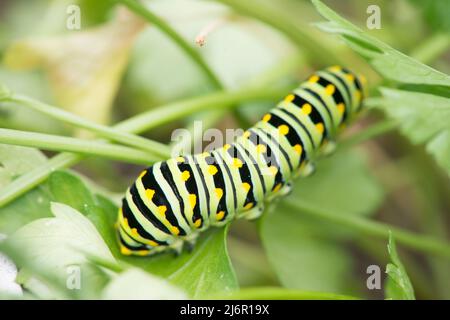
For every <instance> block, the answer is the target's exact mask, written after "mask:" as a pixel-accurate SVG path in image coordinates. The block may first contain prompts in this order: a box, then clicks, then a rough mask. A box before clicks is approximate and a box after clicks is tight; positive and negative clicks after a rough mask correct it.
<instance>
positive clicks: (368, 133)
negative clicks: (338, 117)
mask: <svg viewBox="0 0 450 320" xmlns="http://www.w3.org/2000/svg"><path fill="white" fill-rule="evenodd" d="M397 128H398V122H397V121H395V120H384V121H381V122H378V123H376V124H374V125H372V126H371V127H368V128H367V129H365V130H363V131H362V132H359V133H356V134H354V135H352V136H350V137H348V138H346V139H344V140H342V141H341V142H339V144H338V150H345V149H348V148H350V147H352V146H354V145H356V144H360V143H362V142H364V141H367V140H371V139H373V138H375V137H378V136H380V135H383V134H385V133H387V132H390V131H392V130H395V129H397Z"/></svg>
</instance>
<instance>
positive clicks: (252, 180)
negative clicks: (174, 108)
mask: <svg viewBox="0 0 450 320" xmlns="http://www.w3.org/2000/svg"><path fill="white" fill-rule="evenodd" d="M364 84H365V80H364V78H363V77H362V76H357V75H355V74H354V73H352V72H350V71H348V70H347V69H345V68H342V67H338V66H335V67H330V68H328V69H326V70H322V71H318V72H316V73H315V74H314V75H312V76H311V77H310V78H309V79H308V80H307V81H305V82H304V83H302V84H301V85H300V86H299V87H298V88H297V89H295V90H294V91H293V92H292V93H291V94H289V95H288V96H286V98H285V99H284V100H283V101H281V102H280V103H279V104H278V105H277V107H275V108H273V109H272V110H271V111H270V112H269V113H267V114H266V115H264V117H263V118H262V120H261V121H259V122H258V123H256V124H255V126H253V127H252V128H250V129H248V130H247V131H245V132H244V134H243V135H242V136H240V137H238V138H237V139H236V140H235V142H234V143H232V144H226V145H224V146H223V147H221V148H218V149H215V150H213V151H211V152H204V153H201V154H196V155H188V156H182V157H181V156H180V157H177V158H173V159H169V160H167V161H163V162H158V163H155V164H154V165H153V166H151V167H149V168H147V169H146V170H144V171H143V172H142V173H141V174H140V176H139V177H138V178H137V180H136V181H135V182H134V183H133V185H132V186H131V187H130V188H129V189H128V190H127V192H126V196H125V197H124V199H123V202H122V208H121V209H119V218H118V223H117V226H118V233H119V241H120V248H121V252H122V253H123V254H126V255H129V254H135V255H141V256H145V255H150V254H153V253H157V252H161V251H165V250H167V249H169V248H171V249H173V250H176V251H177V252H180V251H181V249H182V247H183V244H184V243H190V244H193V242H194V240H195V239H196V237H197V236H198V234H199V232H200V231H204V230H206V229H207V228H209V227H210V226H223V225H225V224H227V223H228V222H230V221H231V220H233V219H235V218H241V217H242V218H246V219H255V218H257V217H259V216H260V215H261V214H262V212H263V206H264V203H265V202H267V201H271V199H273V198H275V197H277V196H280V195H285V194H287V193H288V192H289V190H290V188H291V181H292V179H293V178H294V177H296V176H298V175H308V174H309V173H310V172H311V171H312V163H313V161H314V159H315V157H316V156H317V155H318V154H320V153H326V152H329V151H330V150H331V149H332V148H331V147H332V145H333V139H334V137H335V135H336V133H337V131H339V129H341V128H342V127H344V126H345V124H346V123H348V122H349V121H350V120H351V118H352V117H353V115H355V114H356V113H357V112H358V111H359V110H360V109H361V108H362V101H363V98H364V95H365V89H364ZM327 150H328V151H327Z"/></svg>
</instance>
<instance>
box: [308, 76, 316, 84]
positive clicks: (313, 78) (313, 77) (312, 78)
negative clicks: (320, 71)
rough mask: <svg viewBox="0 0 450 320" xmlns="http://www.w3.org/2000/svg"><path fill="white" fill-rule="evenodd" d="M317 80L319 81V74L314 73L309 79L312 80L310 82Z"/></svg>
mask: <svg viewBox="0 0 450 320" xmlns="http://www.w3.org/2000/svg"><path fill="white" fill-rule="evenodd" d="M317 81H319V76H318V75H313V76H311V77H310V78H309V79H308V82H310V83H316V82H317Z"/></svg>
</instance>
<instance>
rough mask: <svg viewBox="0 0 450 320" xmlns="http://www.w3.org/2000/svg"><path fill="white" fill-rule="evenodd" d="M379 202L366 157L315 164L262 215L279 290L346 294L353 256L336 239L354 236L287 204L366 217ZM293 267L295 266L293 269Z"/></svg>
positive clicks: (336, 158)
mask: <svg viewBox="0 0 450 320" xmlns="http://www.w3.org/2000/svg"><path fill="white" fill-rule="evenodd" d="M382 199H383V192H382V189H381V187H380V186H379V185H378V184H377V182H376V181H375V180H374V178H373V177H371V176H370V174H369V172H368V170H367V167H366V164H365V159H364V157H362V156H361V154H360V153H356V152H348V151H347V152H339V153H337V154H336V155H334V156H333V157H330V158H326V159H323V160H322V161H319V163H318V166H317V171H316V173H315V174H314V175H313V176H311V177H308V178H304V179H300V180H299V181H298V182H297V183H296V184H295V186H294V190H293V192H292V195H290V196H289V197H288V198H287V199H281V201H280V204H279V205H278V206H277V207H276V208H274V209H273V210H270V209H269V212H267V213H266V214H265V216H264V217H263V219H262V221H261V228H260V234H261V238H262V240H263V244H264V247H265V249H266V252H267V255H268V258H269V261H270V263H271V264H272V266H273V267H274V270H275V272H276V274H277V275H278V277H279V279H280V281H281V283H282V284H283V286H285V287H287V288H292V289H301V290H315V291H326V292H343V291H345V290H348V280H349V278H348V270H349V269H351V256H350V254H349V253H348V252H347V251H346V250H345V248H344V247H343V246H342V244H341V243H339V240H343V239H348V238H349V237H350V236H354V235H352V234H351V233H349V232H348V231H346V230H345V229H340V228H339V227H337V226H336V225H334V224H333V225H327V224H324V223H323V221H319V220H315V219H311V218H308V217H305V216H303V215H302V212H301V211H297V210H292V207H291V205H289V204H290V203H308V204H310V205H311V206H313V207H317V208H321V209H324V210H327V211H329V212H336V213H344V214H349V215H369V214H371V213H373V212H374V210H375V209H376V208H377V207H378V206H379V205H380V203H381V201H382ZM293 265H295V266H296V267H295V268H292V266H293Z"/></svg>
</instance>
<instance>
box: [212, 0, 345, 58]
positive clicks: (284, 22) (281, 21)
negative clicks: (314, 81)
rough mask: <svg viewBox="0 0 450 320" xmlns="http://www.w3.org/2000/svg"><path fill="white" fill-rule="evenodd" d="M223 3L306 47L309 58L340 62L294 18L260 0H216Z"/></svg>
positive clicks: (299, 45)
mask: <svg viewBox="0 0 450 320" xmlns="http://www.w3.org/2000/svg"><path fill="white" fill-rule="evenodd" d="M214 1H216V2H220V3H223V4H225V5H227V6H229V7H232V8H233V9H234V10H236V11H238V12H240V13H242V14H244V15H248V16H250V17H253V18H255V19H257V20H258V21H262V22H264V23H266V24H268V25H270V26H272V27H273V28H275V29H277V30H278V31H280V32H281V33H283V34H284V35H286V36H287V37H288V38H289V39H291V41H292V42H294V43H295V44H296V45H297V46H298V47H300V48H305V49H306V50H307V52H306V54H307V57H308V60H309V61H311V62H314V63H317V62H319V63H321V64H323V65H329V64H340V59H339V57H337V56H335V55H334V54H333V51H332V50H328V48H325V47H324V46H323V45H322V44H321V43H319V42H318V41H317V40H316V39H315V38H314V37H311V36H310V35H309V34H307V33H306V32H304V31H303V30H302V26H300V25H298V24H297V23H295V21H294V20H293V19H291V18H290V17H287V16H286V15H285V14H284V13H282V12H280V11H279V10H273V9H272V8H268V7H265V6H264V4H262V3H261V2H260V1H259V2H258V3H256V2H255V1H254V0H246V1H242V0H214Z"/></svg>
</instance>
